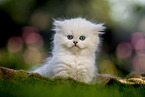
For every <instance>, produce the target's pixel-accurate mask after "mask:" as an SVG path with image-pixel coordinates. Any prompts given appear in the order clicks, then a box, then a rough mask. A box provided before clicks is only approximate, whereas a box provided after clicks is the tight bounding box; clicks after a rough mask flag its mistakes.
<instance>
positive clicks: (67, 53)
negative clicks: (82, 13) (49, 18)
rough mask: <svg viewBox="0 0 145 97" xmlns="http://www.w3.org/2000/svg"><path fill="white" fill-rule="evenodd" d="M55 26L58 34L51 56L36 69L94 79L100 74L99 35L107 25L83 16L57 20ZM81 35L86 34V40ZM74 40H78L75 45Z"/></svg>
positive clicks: (53, 75)
mask: <svg viewBox="0 0 145 97" xmlns="http://www.w3.org/2000/svg"><path fill="white" fill-rule="evenodd" d="M53 25H54V29H53V30H54V31H55V32H56V34H55V36H54V40H53V43H54V49H53V51H52V57H51V58H50V60H48V61H47V62H46V63H45V64H44V65H43V66H42V67H40V68H38V69H36V70H35V71H33V72H37V73H40V74H41V75H43V76H46V77H50V78H54V77H56V76H60V77H71V78H73V79H75V80H78V81H81V82H85V83H89V82H91V81H92V80H93V78H94V77H95V75H96V74H97V68H96V65H95V59H96V56H95V52H96V51H97V50H98V44H99V43H100V39H99V37H98V34H99V33H101V32H99V31H103V30H104V28H105V27H104V26H103V24H95V23H92V22H90V21H87V20H86V19H84V18H74V19H66V20H55V21H54V23H53ZM68 35H72V36H73V39H68ZM80 36H85V40H80V39H79V38H80ZM74 41H76V42H78V43H77V44H76V46H75V43H73V42H74Z"/></svg>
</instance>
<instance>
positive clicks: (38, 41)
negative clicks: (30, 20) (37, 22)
mask: <svg viewBox="0 0 145 97" xmlns="http://www.w3.org/2000/svg"><path fill="white" fill-rule="evenodd" d="M22 37H23V39H24V41H25V43H26V44H27V47H28V48H29V49H39V48H42V47H43V45H44V41H43V38H42V36H41V35H40V34H39V33H38V30H37V29H36V28H34V27H24V28H23V30H22Z"/></svg>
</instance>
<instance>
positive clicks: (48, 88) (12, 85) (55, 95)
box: [0, 78, 145, 97]
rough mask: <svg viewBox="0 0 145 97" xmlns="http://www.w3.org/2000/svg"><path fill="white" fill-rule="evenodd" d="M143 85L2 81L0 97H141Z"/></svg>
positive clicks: (60, 80) (57, 80)
mask: <svg viewBox="0 0 145 97" xmlns="http://www.w3.org/2000/svg"><path fill="white" fill-rule="evenodd" d="M144 89H145V86H144V85H134V86H132V85H124V84H120V83H113V84H110V85H102V84H95V85H88V84H84V83H80V82H77V81H74V80H72V79H61V78H56V79H54V80H49V81H47V82H44V81H41V80H32V79H31V80H27V81H26V80H25V81H24V80H23V81H21V80H13V79H10V80H9V81H8V80H3V81H1V82H0V97H143V96H144V95H145V92H144Z"/></svg>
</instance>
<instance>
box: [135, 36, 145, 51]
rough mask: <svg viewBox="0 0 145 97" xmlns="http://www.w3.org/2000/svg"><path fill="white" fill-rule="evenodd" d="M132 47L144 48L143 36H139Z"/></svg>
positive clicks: (144, 40)
mask: <svg viewBox="0 0 145 97" xmlns="http://www.w3.org/2000/svg"><path fill="white" fill-rule="evenodd" d="M134 48H135V49H136V50H142V49H145V39H144V38H140V39H138V40H137V41H136V43H135V44H134Z"/></svg>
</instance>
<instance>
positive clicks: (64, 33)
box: [53, 18, 105, 50]
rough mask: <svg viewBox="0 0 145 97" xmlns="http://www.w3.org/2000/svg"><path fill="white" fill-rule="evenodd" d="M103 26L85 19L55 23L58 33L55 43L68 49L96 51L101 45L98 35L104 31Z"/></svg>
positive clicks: (56, 21) (55, 29)
mask: <svg viewBox="0 0 145 97" xmlns="http://www.w3.org/2000/svg"><path fill="white" fill-rule="evenodd" d="M104 28H105V27H104V26H103V24H95V23H92V22H90V21H87V20H86V19H83V18H74V19H66V20H62V21H60V20H59V21H58V20H55V21H54V29H53V30H54V31H56V34H55V37H54V42H55V45H57V46H61V47H62V46H63V47H65V48H67V49H78V50H79V49H80V50H82V49H89V50H95V49H96V48H97V46H98V44H99V42H100V41H99V37H98V34H101V33H102V32H100V31H103V30H104Z"/></svg>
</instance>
